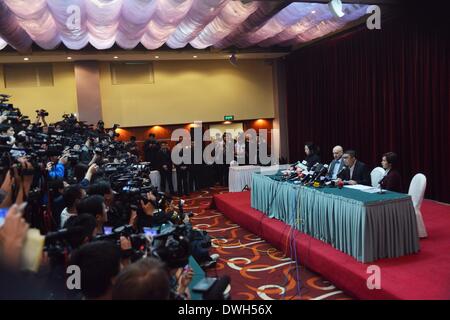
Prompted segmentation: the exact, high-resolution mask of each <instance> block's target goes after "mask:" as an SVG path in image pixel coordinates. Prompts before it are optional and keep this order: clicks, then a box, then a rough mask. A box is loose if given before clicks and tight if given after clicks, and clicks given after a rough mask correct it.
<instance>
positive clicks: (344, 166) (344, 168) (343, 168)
mask: <svg viewBox="0 0 450 320" xmlns="http://www.w3.org/2000/svg"><path fill="white" fill-rule="evenodd" d="M347 168H348V167H347V166H346V165H343V166H342V168H341V170H339V172H338V173H337V174H336V178H338V177H339V175H340V174H341V173H342V172H343V171H344V170H346V169H347Z"/></svg>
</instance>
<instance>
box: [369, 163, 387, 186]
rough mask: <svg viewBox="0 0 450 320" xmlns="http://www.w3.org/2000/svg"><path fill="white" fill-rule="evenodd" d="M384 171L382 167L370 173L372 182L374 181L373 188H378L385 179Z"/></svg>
mask: <svg viewBox="0 0 450 320" xmlns="http://www.w3.org/2000/svg"><path fill="white" fill-rule="evenodd" d="M384 172H385V171H384V169H383V168H382V167H376V168H375V169H373V170H372V172H371V173H370V180H371V181H372V187H374V188H376V187H378V186H379V182H380V180H381V179H383V176H384Z"/></svg>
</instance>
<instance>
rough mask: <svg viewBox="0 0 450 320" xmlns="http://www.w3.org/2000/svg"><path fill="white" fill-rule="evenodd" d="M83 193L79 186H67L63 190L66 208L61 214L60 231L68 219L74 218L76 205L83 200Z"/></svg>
mask: <svg viewBox="0 0 450 320" xmlns="http://www.w3.org/2000/svg"><path fill="white" fill-rule="evenodd" d="M84 195H85V192H84V190H83V189H81V188H80V187H79V186H76V185H73V186H69V187H67V188H66V189H65V190H64V193H63V199H64V203H65V205H66V207H65V208H64V209H63V211H62V212H61V225H60V227H61V229H62V228H64V224H65V223H66V222H67V220H69V218H70V217H73V216H76V215H77V214H78V213H77V204H78V203H79V202H80V200H81V199H83V197H84Z"/></svg>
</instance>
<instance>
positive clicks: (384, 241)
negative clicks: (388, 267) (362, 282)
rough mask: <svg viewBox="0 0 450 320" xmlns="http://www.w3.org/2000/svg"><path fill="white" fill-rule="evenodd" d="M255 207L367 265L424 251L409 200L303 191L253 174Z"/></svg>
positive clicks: (394, 195)
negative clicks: (421, 249)
mask: <svg viewBox="0 0 450 320" xmlns="http://www.w3.org/2000/svg"><path fill="white" fill-rule="evenodd" d="M251 206H252V208H255V209H257V210H259V211H261V212H263V213H265V214H267V215H268V216H269V217H271V218H275V219H278V220H281V221H283V222H285V223H286V224H288V225H290V226H292V227H294V228H295V229H297V230H299V231H301V232H303V233H305V234H308V235H310V236H312V237H314V238H316V239H319V240H321V241H324V242H326V243H329V244H331V245H332V246H333V247H334V248H336V249H337V250H340V251H342V252H345V253H347V254H349V255H351V256H353V257H354V258H355V259H357V260H358V261H361V262H364V263H368V262H372V261H375V260H378V259H382V258H394V257H400V256H404V255H408V254H412V253H415V252H418V251H419V248H420V247H419V236H418V233H417V220H416V215H415V211H414V207H413V204H412V201H411V197H410V196H409V195H407V194H402V193H396V192H390V191H387V192H386V193H384V194H378V193H375V194H371V193H367V192H362V191H359V190H354V189H348V188H343V189H338V188H330V187H325V188H313V187H304V186H300V185H296V184H294V183H290V182H285V181H277V176H264V175H261V174H259V173H254V174H253V177H252V188H251Z"/></svg>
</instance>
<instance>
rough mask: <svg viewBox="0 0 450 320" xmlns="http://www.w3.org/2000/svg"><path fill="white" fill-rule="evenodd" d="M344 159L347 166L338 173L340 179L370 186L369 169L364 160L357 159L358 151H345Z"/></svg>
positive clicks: (351, 183) (346, 182)
mask: <svg viewBox="0 0 450 320" xmlns="http://www.w3.org/2000/svg"><path fill="white" fill-rule="evenodd" d="M342 159H343V160H344V164H345V166H346V168H345V169H344V170H343V171H342V172H341V173H340V174H338V179H341V180H343V181H344V183H345V184H350V185H354V184H364V185H366V186H370V174H369V169H368V168H367V166H366V165H365V164H364V163H363V162H361V161H359V160H357V159H356V152H355V151H354V150H347V151H345V152H344V154H343V156H342Z"/></svg>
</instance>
